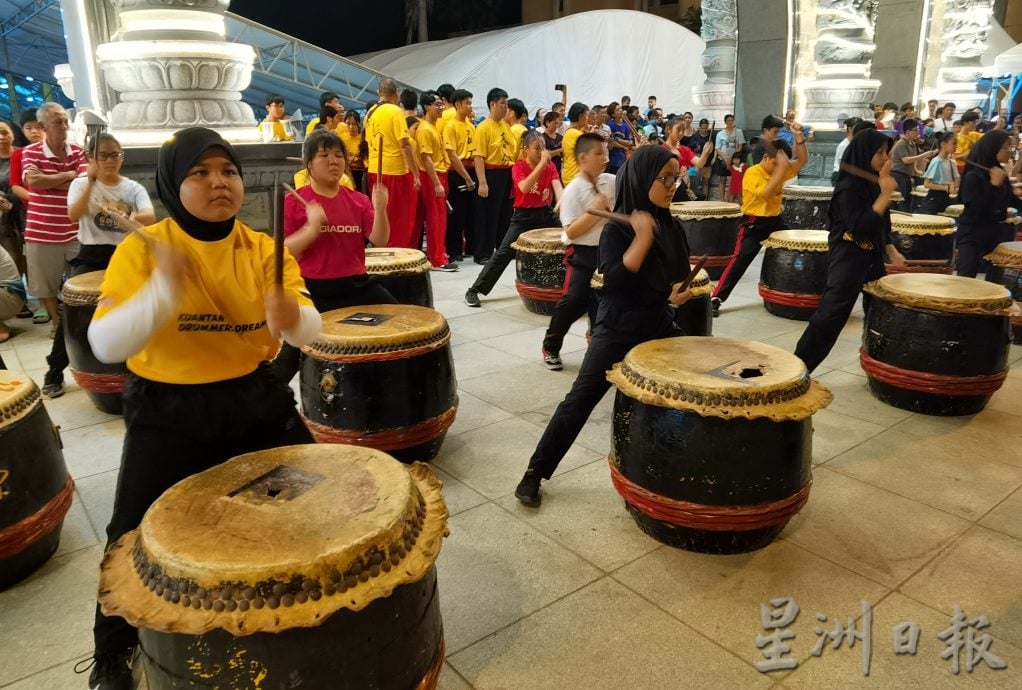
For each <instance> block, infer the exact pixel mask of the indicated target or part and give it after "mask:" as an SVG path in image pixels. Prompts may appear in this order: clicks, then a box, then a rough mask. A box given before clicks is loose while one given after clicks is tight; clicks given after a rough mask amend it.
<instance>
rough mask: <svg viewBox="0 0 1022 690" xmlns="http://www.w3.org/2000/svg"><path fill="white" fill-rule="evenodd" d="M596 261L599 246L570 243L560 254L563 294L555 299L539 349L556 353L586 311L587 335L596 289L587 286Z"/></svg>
mask: <svg viewBox="0 0 1022 690" xmlns="http://www.w3.org/2000/svg"><path fill="white" fill-rule="evenodd" d="M599 261H600V248H599V247H589V246H586V245H583V244H572V245H570V246H569V247H568V251H567V252H566V253H565V255H564V265H565V269H566V270H565V276H564V295H563V296H562V297H561V299H560V301H559V302H557V308H556V309H555V310H554V315H553V316H551V317H550V326H549V327H548V328H547V330H546V336H545V337H544V338H543V350H544V351H545V352H550V353H552V354H560V352H561V346H562V345H563V344H564V336H565V334H566V333H567V332H568V329H569V328H571V324H573V323H575V322H576V321H577V320H578V319H579V318H581V317H582V315H583V314H589V330H590V334H591V333H592V330H593V323H594V322H595V321H596V300H597V297H596V291H595V290H593V287H592V285H591V283H592V280H593V273H595V272H596V269H597V267H598V264H599Z"/></svg>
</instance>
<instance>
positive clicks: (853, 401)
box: [818, 371, 912, 427]
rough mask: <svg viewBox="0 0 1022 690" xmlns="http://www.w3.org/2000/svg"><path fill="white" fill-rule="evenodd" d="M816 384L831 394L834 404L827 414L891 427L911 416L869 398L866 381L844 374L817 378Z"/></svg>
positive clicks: (837, 372) (906, 412)
mask: <svg viewBox="0 0 1022 690" xmlns="http://www.w3.org/2000/svg"><path fill="white" fill-rule="evenodd" d="M818 378H819V381H820V383H822V384H823V385H825V386H826V387H827V388H829V389H830V392H831V393H833V394H834V401H833V402H832V403H831V404H830V405H829V406H828V407H827V409H828V410H830V411H831V412H837V413H838V414H843V415H847V416H849V417H855V418H856V419H861V420H863V421H866V422H872V423H874V424H880V425H881V426H884V427H891V426H893V425H895V424H897V423H898V422H900V421H902V420H903V419H907V418H908V416H909V415H910V414H912V413H911V412H908V411H907V410H900V409H898V408H897V407H892V406H890V405H887V404H886V403H882V402H880V401H879V400H877V399H876V398H875V397H873V394H872V393H870V391H869V387H868V386H867V384H866V377H865V376H860V375H857V374H851V373H849V372H847V371H831V372H829V373H826V374H823V375H822V376H820V377H818Z"/></svg>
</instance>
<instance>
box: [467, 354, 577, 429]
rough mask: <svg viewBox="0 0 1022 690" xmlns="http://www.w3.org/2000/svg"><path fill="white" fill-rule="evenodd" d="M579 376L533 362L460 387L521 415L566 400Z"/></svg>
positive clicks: (475, 379)
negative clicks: (576, 377) (549, 368)
mask: <svg viewBox="0 0 1022 690" xmlns="http://www.w3.org/2000/svg"><path fill="white" fill-rule="evenodd" d="M502 356H507V355H502ZM577 373H578V372H572V373H570V374H569V373H567V372H563V371H549V370H548V369H547V368H546V367H545V366H544V365H543V364H541V363H531V364H526V365H524V366H519V367H514V368H513V369H505V370H503V371H497V372H493V373H490V374H487V375H485V376H477V377H475V378H472V379H468V380H466V381H461V382H460V383H459V385H458V388H459V389H461V390H464V391H467V392H468V393H471V394H472V395H474V396H476V397H477V398H480V399H481V400H485V401H486V402H488V403H490V404H491V405H496V406H497V407H499V408H501V409H504V410H507V411H508V412H513V413H515V414H520V413H522V412H528V411H530V410H538V409H540V408H541V407H544V406H546V405H549V404H551V403H556V402H560V401H561V400H563V399H564V396H565V395H567V393H568V391H569V390H571V385H572V384H573V383H574V382H575V376H576V375H577Z"/></svg>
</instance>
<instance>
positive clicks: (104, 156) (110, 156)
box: [96, 151, 124, 161]
mask: <svg viewBox="0 0 1022 690" xmlns="http://www.w3.org/2000/svg"><path fill="white" fill-rule="evenodd" d="M96 158H98V159H99V160H101V161H116V160H120V159H121V158H124V152H123V151H108V152H105V153H100V154H97V155H96Z"/></svg>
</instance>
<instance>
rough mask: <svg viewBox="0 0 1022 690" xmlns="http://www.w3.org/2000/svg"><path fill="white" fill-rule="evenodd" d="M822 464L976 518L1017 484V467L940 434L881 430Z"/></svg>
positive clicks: (1021, 476)
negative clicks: (931, 435)
mask: <svg viewBox="0 0 1022 690" xmlns="http://www.w3.org/2000/svg"><path fill="white" fill-rule="evenodd" d="M827 469H829V470H833V471H835V472H840V473H841V474H845V475H848V476H850V477H855V478H856V479H860V480H862V481H864V482H867V483H869V484H872V485H873V486H879V487H881V488H883V489H887V490H888V491H892V492H894V493H896V494H899V495H901V496H905V497H907V498H911V499H913V500H916V501H919V502H920V503H925V504H926V505H929V506H932V507H934V508H939V509H941V510H946V511H948V512H950V513H954V514H955V515H958V516H960V517H963V518H965V519H967V520H973V521H975V520H978V519H979V518H980V517H982V516H983V515H984V514H985V513H987V512H988V511H989V510H990V509H992V508H993V507H994V506H996V505H997V504H998V503H1000V502H1001V501H1002V500H1003V499H1004V498H1005V497H1006V496H1007V495H1008V494H1010V493H1011V492H1012V491H1014V490H1015V489H1017V488H1018V487H1019V486H1022V468H1018V467H1012V466H1011V465H1006V464H1004V463H1002V462H998V461H996V460H992V459H989V458H988V457H986V455H985V453H984V452H983V450H982V449H979V450H978V451H977V450H976V449H974V448H972V447H969V446H968V445H966V444H964V443H961V442H960V441H959V442H953V441H950V440H949V439H946V438H920V437H918V436H910V435H909V434H904V433H901V432H899V431H897V430H890V431H885V432H884V433H882V434H880V435H878V436H874V437H873V438H871V439H869V440H868V441H866V442H865V443H863V444H861V445H859V446H856V447H855V448H853V449H852V450H850V451H848V452H847V453H844V454H843V455H841V456H839V457H837V458H834V459H833V460H831V461H830V462H828V463H827Z"/></svg>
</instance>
